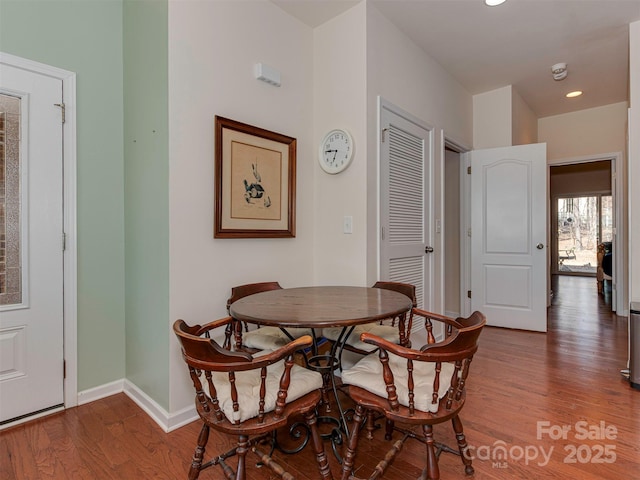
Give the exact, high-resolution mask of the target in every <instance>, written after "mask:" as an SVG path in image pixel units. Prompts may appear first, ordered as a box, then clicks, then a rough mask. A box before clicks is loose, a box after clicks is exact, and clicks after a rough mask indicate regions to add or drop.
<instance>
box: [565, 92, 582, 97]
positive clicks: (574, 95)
mask: <svg viewBox="0 0 640 480" xmlns="http://www.w3.org/2000/svg"><path fill="white" fill-rule="evenodd" d="M580 95H582V90H576V91H575V92H569V93H567V95H566V97H567V98H575V97H579V96H580Z"/></svg>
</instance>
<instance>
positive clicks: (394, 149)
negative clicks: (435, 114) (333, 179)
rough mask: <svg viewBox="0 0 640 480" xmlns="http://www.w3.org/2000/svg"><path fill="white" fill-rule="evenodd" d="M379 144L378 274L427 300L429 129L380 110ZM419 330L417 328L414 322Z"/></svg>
mask: <svg viewBox="0 0 640 480" xmlns="http://www.w3.org/2000/svg"><path fill="white" fill-rule="evenodd" d="M381 119H382V121H383V124H382V128H383V138H382V139H381V140H382V143H381V169H380V171H381V175H380V178H381V189H380V190H381V195H380V198H381V209H380V211H381V226H382V232H381V238H382V241H381V276H382V279H383V280H390V281H394V282H405V283H411V284H413V285H415V286H416V294H417V300H418V305H419V306H420V307H423V308H424V307H427V306H428V305H429V303H430V293H429V291H430V285H429V284H430V281H431V262H430V258H429V255H428V254H425V248H426V247H427V246H428V245H430V244H431V232H430V228H429V225H430V221H429V220H430V217H431V203H432V199H431V185H430V172H431V164H432V151H433V149H432V135H433V133H432V130H430V129H428V128H425V127H424V126H422V125H420V124H418V123H416V122H414V121H412V120H411V119H410V118H409V119H408V118H405V116H401V115H399V114H397V113H394V112H392V111H389V110H386V109H383V110H382V115H381ZM416 327H417V328H419V326H416Z"/></svg>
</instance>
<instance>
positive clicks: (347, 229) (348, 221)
mask: <svg viewBox="0 0 640 480" xmlns="http://www.w3.org/2000/svg"><path fill="white" fill-rule="evenodd" d="M342 232H343V233H353V217H352V216H351V215H345V217H344V223H343V227H342Z"/></svg>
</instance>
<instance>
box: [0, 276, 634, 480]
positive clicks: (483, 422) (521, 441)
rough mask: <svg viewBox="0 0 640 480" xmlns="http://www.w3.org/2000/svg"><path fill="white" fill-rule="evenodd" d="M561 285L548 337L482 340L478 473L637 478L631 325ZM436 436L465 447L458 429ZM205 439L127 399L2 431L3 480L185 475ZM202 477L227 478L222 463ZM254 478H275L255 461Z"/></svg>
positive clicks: (365, 447) (465, 414)
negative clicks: (171, 426) (629, 371)
mask: <svg viewBox="0 0 640 480" xmlns="http://www.w3.org/2000/svg"><path fill="white" fill-rule="evenodd" d="M553 290H554V292H555V295H554V299H553V305H552V307H551V308H550V309H549V332H548V333H547V334H540V333H531V332H522V331H512V330H504V329H499V328H491V327H488V328H486V329H485V331H484V332H483V333H482V335H481V337H480V349H479V351H478V353H477V354H476V357H475V360H474V362H473V365H472V367H471V374H470V376H469V381H468V387H467V404H466V405H465V407H464V409H463V410H462V414H461V418H462V421H463V423H464V427H465V434H466V437H467V441H468V443H469V445H470V446H471V451H472V452H473V454H474V456H475V458H474V460H473V466H474V468H475V471H476V473H475V475H474V477H473V478H476V479H512V478H518V479H538V478H550V479H567V478H579V479H586V480H596V479H599V480H600V479H611V480H613V479H621V478H638V466H639V463H640V415H638V411H640V392H638V391H634V390H632V389H631V388H630V387H629V385H628V383H627V382H625V381H624V380H622V378H621V376H620V373H619V372H620V369H622V368H624V367H625V366H626V362H627V319H626V318H623V317H617V316H616V315H615V314H612V313H611V311H610V306H609V304H608V298H609V297H604V296H602V295H597V294H596V281H595V279H593V278H586V277H554V285H553ZM542 427H545V428H542ZM562 427H565V434H564V436H561V435H560V433H561V432H562V430H561V429H562ZM567 428H568V430H567ZM434 430H435V435H436V440H438V441H443V442H446V443H448V444H450V445H455V437H454V436H453V430H452V428H451V427H450V425H448V424H445V425H441V426H439V428H435V429H434ZM585 431H588V432H589V433H590V436H588V438H586V439H584V438H583V437H584V436H585V435H584V432H585ZM198 432H199V425H198V423H197V422H194V423H192V424H190V425H187V426H185V427H183V428H180V429H178V430H176V431H174V432H172V433H170V434H165V433H164V432H162V430H161V429H160V428H159V427H158V426H157V425H156V424H155V423H154V422H153V421H152V420H151V419H150V418H149V417H148V416H147V415H146V414H145V413H144V412H143V411H142V410H140V409H139V408H138V407H137V406H136V405H135V404H134V403H133V402H132V401H131V400H130V399H129V398H128V397H127V396H125V395H124V394H119V395H114V396H112V397H108V398H105V399H103V400H99V401H96V402H93V403H90V404H87V405H83V406H80V407H77V408H72V409H69V410H67V411H65V412H63V413H59V414H54V415H51V416H49V417H46V418H44V419H40V420H35V421H33V422H30V423H27V424H25V425H22V426H18V427H14V428H11V429H9V430H7V431H3V432H0V479H7V480H9V479H19V480H23V479H51V478H53V479H130V478H131V479H132V478H147V479H176V478H187V473H186V472H187V470H188V465H189V462H190V459H191V456H192V454H193V448H194V447H195V441H196V438H197V435H198ZM614 432H615V433H614ZM556 434H558V436H555V437H554V435H556ZM282 437H284V435H281V436H280V437H279V438H282ZM229 445H230V442H229V441H228V440H227V439H225V438H222V437H218V436H213V437H212V438H211V439H210V442H209V446H210V450H211V451H213V450H217V449H222V448H225V447H227V446H229ZM387 448H388V443H386V442H384V440H383V435H382V432H376V433H375V438H374V440H373V441H367V440H365V439H362V440H361V442H360V448H359V450H358V454H357V457H356V465H357V468H358V471H357V474H358V475H359V476H360V477H368V475H369V474H370V473H371V469H372V466H373V465H375V464H376V463H377V462H378V461H379V460H380V458H381V456H382V455H383V453H384V452H386V449H387ZM503 452H504V453H505V454H504V455H502V457H500V456H499V455H500V454H501V453H503ZM543 454H544V455H546V457H543ZM423 456H424V449H423V446H422V445H421V444H420V443H418V442H415V441H414V442H407V444H406V446H405V448H404V450H403V451H402V452H401V453H400V454H399V455H398V457H397V458H396V460H395V461H394V463H393V464H392V466H391V467H390V468H389V469H388V470H387V473H386V474H385V476H384V479H386V480H391V479H394V480H400V479H402V480H405V479H408V478H417V477H418V475H419V474H420V470H421V468H422V466H423ZM277 457H278V458H279V461H280V462H281V463H282V464H288V469H289V471H290V472H291V473H292V474H293V475H294V476H295V477H296V478H297V479H317V478H319V475H318V474H317V470H316V469H315V462H314V460H313V457H312V453H311V448H310V447H307V448H305V450H304V451H303V452H302V453H301V454H298V455H293V456H287V455H282V454H278V455H277ZM329 457H330V460H331V462H332V464H331V466H332V470H333V472H334V476H336V477H337V476H338V472H339V466H338V464H337V462H336V461H335V459H334V458H333V455H329ZM571 462H573V463H571ZM440 469H441V478H443V479H462V478H468V477H466V476H465V475H464V470H463V468H462V463H461V462H460V459H459V458H458V457H455V456H453V455H450V454H446V453H444V454H442V456H441V457H440ZM200 478H201V479H221V478H223V475H222V472H221V470H220V469H219V468H218V467H214V469H210V470H207V471H205V472H203V473H202V474H201V476H200ZM249 478H250V479H257V480H262V479H265V480H266V479H273V478H275V477H274V476H273V475H272V474H270V472H269V471H268V470H267V469H265V468H256V467H255V465H254V464H253V462H252V463H251V464H250V468H249Z"/></svg>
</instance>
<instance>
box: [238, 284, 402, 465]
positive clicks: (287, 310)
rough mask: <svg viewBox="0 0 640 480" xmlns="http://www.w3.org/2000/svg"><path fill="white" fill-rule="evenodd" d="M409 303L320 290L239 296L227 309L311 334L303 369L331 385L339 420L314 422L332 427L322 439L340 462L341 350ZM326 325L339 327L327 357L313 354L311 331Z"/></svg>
mask: <svg viewBox="0 0 640 480" xmlns="http://www.w3.org/2000/svg"><path fill="white" fill-rule="evenodd" d="M411 307H412V301H411V299H410V298H409V297H407V296H406V295H403V294H401V293H399V292H396V291H393V290H386V289H382V288H367V287H347V286H325V287H298V288H285V289H278V290H270V291H267V292H260V293H255V294H253V295H249V296H247V297H244V298H241V299H239V300H237V301H235V302H234V303H232V304H231V306H230V310H229V312H230V314H231V316H232V317H234V318H235V319H237V320H242V321H245V322H248V323H253V324H258V325H267V326H272V327H279V328H280V329H281V330H282V331H284V332H285V333H287V335H288V336H289V337H290V338H292V337H291V335H289V334H288V332H287V331H286V329H287V328H296V327H297V328H310V329H312V332H313V338H314V348H313V356H312V357H310V358H308V359H306V357H305V359H306V360H305V361H306V366H307V368H310V369H312V370H315V371H317V372H320V373H322V375H323V377H324V378H325V379H328V381H329V383H331V388H332V390H333V393H334V398H335V401H336V405H337V407H338V411H339V416H338V417H337V418H336V417H332V416H320V417H318V422H319V423H331V424H333V425H335V427H336V428H334V429H333V430H332V431H331V433H329V434H323V435H322V437H323V438H325V439H329V440H331V445H332V448H333V453H334V454H335V456H336V458H337V459H338V461H339V462H340V463H342V458H341V456H340V453H339V451H338V446H339V445H342V443H343V438H342V434H343V433H344V434H346V435H347V436H348V435H349V428H348V425H347V419H346V416H345V412H344V409H343V407H342V405H341V402H340V399H339V396H338V391H337V386H336V380H335V375H334V373H335V370H337V369H340V368H341V357H342V349H343V347H344V344H345V343H346V341H347V338H348V337H349V335H350V334H351V332H352V331H353V329H354V328H355V326H356V325H360V324H365V323H372V322H376V321H379V320H385V319H388V318H393V317H395V316H396V315H401V314H403V313H405V312H408V311H409V310H411ZM325 327H342V333H341V334H340V336H339V338H338V340H337V341H336V342H333V345H332V347H331V350H330V352H329V353H328V354H320V355H319V354H318V352H317V348H316V347H317V344H316V342H317V338H316V330H319V329H322V328H325ZM326 383H327V382H325V387H324V388H323V403H325V404H326V408H327V412H330V408H329V401H328V400H327V392H326V390H327V387H328V385H327V384H326Z"/></svg>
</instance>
